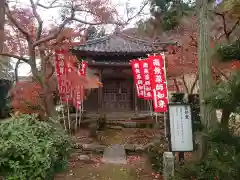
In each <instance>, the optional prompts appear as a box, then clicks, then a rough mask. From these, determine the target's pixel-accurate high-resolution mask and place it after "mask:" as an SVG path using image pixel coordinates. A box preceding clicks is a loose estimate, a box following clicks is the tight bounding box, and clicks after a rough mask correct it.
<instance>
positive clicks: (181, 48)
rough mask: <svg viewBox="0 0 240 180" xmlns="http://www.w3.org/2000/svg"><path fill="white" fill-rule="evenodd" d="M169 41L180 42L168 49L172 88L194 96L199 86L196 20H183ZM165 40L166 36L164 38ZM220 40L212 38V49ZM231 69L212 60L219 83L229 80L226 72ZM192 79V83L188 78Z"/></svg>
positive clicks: (227, 65)
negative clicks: (222, 80)
mask: <svg viewBox="0 0 240 180" xmlns="http://www.w3.org/2000/svg"><path fill="white" fill-rule="evenodd" d="M166 36H167V39H168V40H172V41H173V40H174V41H178V42H179V44H178V45H175V46H169V47H168V53H167V55H166V57H167V63H166V64H167V74H168V76H169V79H170V83H169V84H170V85H171V86H170V87H171V88H172V89H175V90H176V91H177V92H186V93H188V94H192V93H193V92H194V89H195V87H196V85H197V84H198V54H197V51H198V42H197V23H196V18H195V17H193V18H192V19H191V20H189V19H186V20H183V22H182V23H181V25H180V26H178V28H176V29H175V30H172V31H170V32H167V33H166V34H165V37H166ZM162 37H163V38H164V36H162ZM218 41H219V40H217V39H216V38H215V36H212V39H211V49H212V51H213V52H214V50H215V49H214V48H215V47H214V46H215V44H216V43H218ZM230 69H231V64H230V63H220V62H219V61H217V60H216V59H214V57H213V58H212V73H213V79H214V80H215V81H219V80H220V79H222V77H224V78H227V76H226V74H225V72H226V71H229V70H230ZM187 77H188V78H189V77H191V79H192V80H191V82H189V80H188V82H187V79H186V78H187Z"/></svg>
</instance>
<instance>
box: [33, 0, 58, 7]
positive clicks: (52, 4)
mask: <svg viewBox="0 0 240 180" xmlns="http://www.w3.org/2000/svg"><path fill="white" fill-rule="evenodd" d="M56 1H57V0H54V1H53V2H51V4H50V5H48V6H45V5H43V4H41V3H39V2H37V5H38V6H40V7H42V8H45V9H51V8H58V7H62V6H60V5H56V6H54V3H56Z"/></svg>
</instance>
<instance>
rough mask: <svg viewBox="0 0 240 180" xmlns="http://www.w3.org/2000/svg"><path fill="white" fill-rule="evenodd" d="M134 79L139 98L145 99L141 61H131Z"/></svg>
mask: <svg viewBox="0 0 240 180" xmlns="http://www.w3.org/2000/svg"><path fill="white" fill-rule="evenodd" d="M131 66H132V72H133V77H134V81H135V85H136V89H137V95H138V97H139V98H143V97H144V88H143V74H142V72H143V71H142V65H141V63H140V61H139V60H132V61H131Z"/></svg>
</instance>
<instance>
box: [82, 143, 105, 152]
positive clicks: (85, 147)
mask: <svg viewBox="0 0 240 180" xmlns="http://www.w3.org/2000/svg"><path fill="white" fill-rule="evenodd" d="M105 148H106V146H104V145H100V144H83V150H84V151H96V149H98V150H99V151H100V150H102V151H104V149H105Z"/></svg>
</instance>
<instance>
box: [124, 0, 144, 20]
mask: <svg viewBox="0 0 240 180" xmlns="http://www.w3.org/2000/svg"><path fill="white" fill-rule="evenodd" d="M148 3H149V2H148V1H146V2H144V3H143V5H142V7H141V8H140V9H139V11H138V12H137V13H136V14H135V15H133V16H132V17H128V19H127V21H126V23H125V24H127V23H129V22H130V21H131V20H133V19H135V18H136V17H137V16H139V14H141V12H142V11H143V9H144V8H145V7H146V6H147V5H148ZM127 12H129V11H128V10H127Z"/></svg>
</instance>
